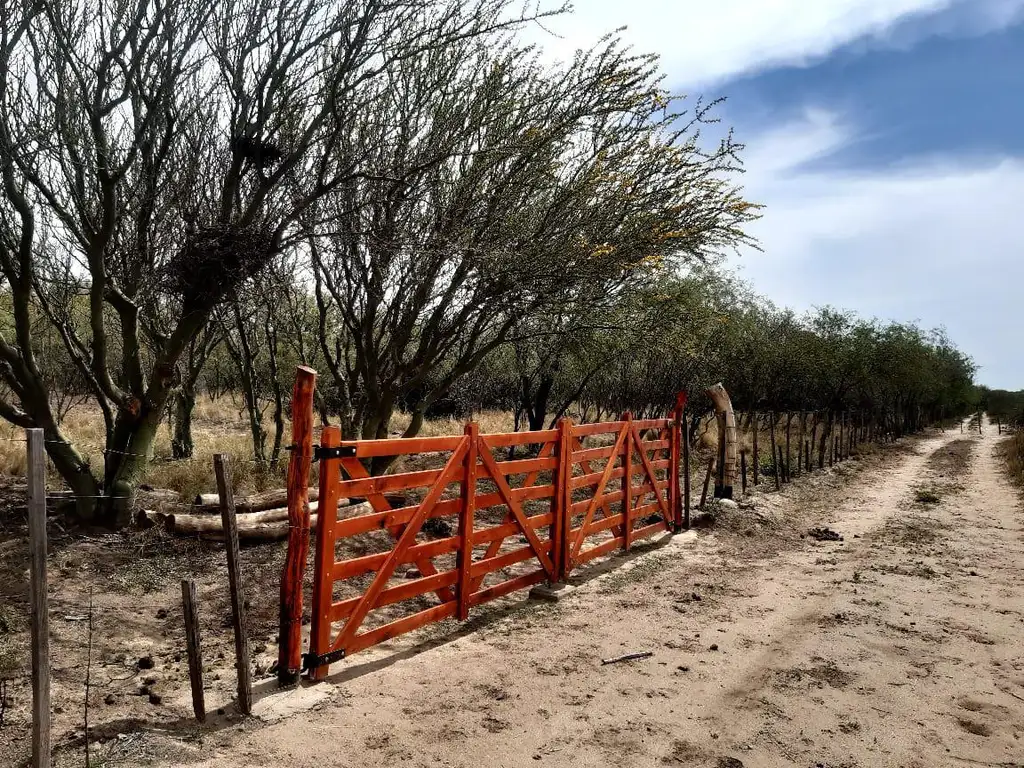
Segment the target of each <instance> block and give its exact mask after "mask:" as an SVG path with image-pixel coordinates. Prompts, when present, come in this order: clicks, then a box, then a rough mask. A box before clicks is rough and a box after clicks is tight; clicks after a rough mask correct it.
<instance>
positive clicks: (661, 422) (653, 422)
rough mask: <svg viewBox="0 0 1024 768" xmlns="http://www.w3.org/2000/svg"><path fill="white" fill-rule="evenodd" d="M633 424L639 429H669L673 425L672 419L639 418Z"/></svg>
mask: <svg viewBox="0 0 1024 768" xmlns="http://www.w3.org/2000/svg"><path fill="white" fill-rule="evenodd" d="M633 426H634V427H636V428H637V429H668V428H669V427H671V426H672V419H637V420H636V421H634V422H633Z"/></svg>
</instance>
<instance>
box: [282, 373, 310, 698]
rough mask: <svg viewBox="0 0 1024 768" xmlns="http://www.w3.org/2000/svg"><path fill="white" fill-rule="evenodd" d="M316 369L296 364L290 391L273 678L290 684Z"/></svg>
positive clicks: (298, 627)
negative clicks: (285, 521) (288, 452)
mask: <svg viewBox="0 0 1024 768" xmlns="http://www.w3.org/2000/svg"><path fill="white" fill-rule="evenodd" d="M315 388H316V371H314V370H313V369H312V368H307V367H305V366H301V365H300V366H299V367H298V370H297V371H296V374H295V387H294V389H293V390H292V446H291V447H292V456H291V460H290V461H289V462H288V551H287V554H286V555H285V561H284V572H283V574H282V576H281V617H280V645H279V646H278V653H277V680H278V683H279V684H280V685H290V684H292V683H295V682H296V681H297V680H298V678H299V671H300V669H301V667H302V580H303V576H304V575H305V572H306V554H307V553H308V552H309V470H310V466H311V464H312V462H313V392H314V390H315Z"/></svg>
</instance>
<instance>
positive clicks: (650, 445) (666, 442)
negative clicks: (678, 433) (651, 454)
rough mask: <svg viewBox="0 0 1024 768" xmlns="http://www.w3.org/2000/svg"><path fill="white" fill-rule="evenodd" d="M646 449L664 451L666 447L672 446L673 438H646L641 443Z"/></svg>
mask: <svg viewBox="0 0 1024 768" xmlns="http://www.w3.org/2000/svg"><path fill="white" fill-rule="evenodd" d="M640 445H641V446H643V450H645V451H663V450H665V449H666V448H671V447H672V440H671V439H670V438H667V437H666V438H659V439H658V440H644V441H643V442H642V443H640Z"/></svg>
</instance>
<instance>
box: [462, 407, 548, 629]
mask: <svg viewBox="0 0 1024 768" xmlns="http://www.w3.org/2000/svg"><path fill="white" fill-rule="evenodd" d="M466 439H467V440H468V441H469V446H468V448H467V450H466V458H465V460H464V461H465V464H464V465H463V466H464V469H463V472H462V489H461V490H462V497H461V499H460V502H459V590H458V593H459V620H460V621H465V620H466V619H468V618H469V596H470V593H471V592H472V591H473V582H472V579H471V576H472V570H473V518H474V511H475V509H476V465H477V461H478V452H479V450H480V425H479V424H477V423H476V422H475V421H471V422H469V424H467V425H466ZM484 450H487V448H484ZM556 574H557V570H556Z"/></svg>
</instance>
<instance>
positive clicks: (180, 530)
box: [136, 488, 371, 541]
mask: <svg viewBox="0 0 1024 768" xmlns="http://www.w3.org/2000/svg"><path fill="white" fill-rule="evenodd" d="M309 498H310V504H309V511H310V513H311V515H310V527H311V529H312V530H316V522H317V512H318V506H319V505H318V502H317V501H316V499H317V498H318V489H316V488H310V489H309ZM287 502H288V495H287V491H286V490H285V489H283V488H282V489H277V490H272V491H264V492H263V493H256V494H253V495H252V496H245V497H242V498H240V499H237V500H236V501H235V510H236V520H237V522H238V536H239V538H240V539H243V540H245V541H279V540H281V539H285V538H287V537H288V526H289V522H288V507H287V506H286V505H287ZM338 509H339V510H340V511H341V514H342V517H350V516H352V515H357V514H363V513H365V512H367V511H370V510H371V507H370V505H369V504H368V503H366V502H361V503H357V504H353V503H351V502H350V500H349V499H339V500H338ZM219 512H220V500H219V497H218V496H217V494H201V495H199V496H197V497H196V499H195V503H194V504H191V505H186V504H181V503H180V502H179V503H176V504H171V503H166V504H160V505H159V507H158V508H157V509H140V510H139V511H138V513H137V518H136V519H137V522H138V524H139V525H140V526H142V527H144V528H151V527H153V526H157V525H159V526H161V527H163V528H164V529H165V530H166V531H167V532H168V533H175V534H179V535H183V536H200V537H202V538H211V539H217V538H220V537H222V536H223V535H224V526H223V523H222V522H221V517H220V514H219Z"/></svg>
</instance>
